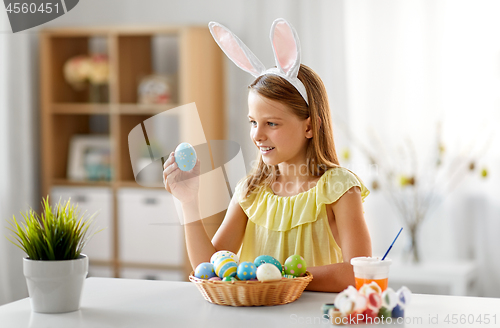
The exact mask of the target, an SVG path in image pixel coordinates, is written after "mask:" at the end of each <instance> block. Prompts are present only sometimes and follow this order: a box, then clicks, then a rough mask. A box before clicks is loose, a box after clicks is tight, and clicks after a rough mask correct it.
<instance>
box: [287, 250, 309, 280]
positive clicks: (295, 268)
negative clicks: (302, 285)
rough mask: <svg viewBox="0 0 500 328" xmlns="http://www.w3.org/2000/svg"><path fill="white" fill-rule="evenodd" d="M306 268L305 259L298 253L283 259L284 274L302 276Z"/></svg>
mask: <svg viewBox="0 0 500 328" xmlns="http://www.w3.org/2000/svg"><path fill="white" fill-rule="evenodd" d="M306 270H307V266H306V261H305V260H304V258H303V257H302V256H300V255H297V254H295V255H292V256H290V257H289V258H287V259H286V261H285V274H289V275H293V276H295V277H302V276H303V275H304V274H305V273H306Z"/></svg>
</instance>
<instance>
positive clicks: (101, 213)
mask: <svg viewBox="0 0 500 328" xmlns="http://www.w3.org/2000/svg"><path fill="white" fill-rule="evenodd" d="M69 198H71V203H74V204H78V209H79V210H80V211H81V214H83V213H84V212H85V211H86V212H87V213H86V214H88V215H92V214H94V213H96V212H97V215H96V216H95V219H94V224H93V228H91V229H96V230H102V231H99V232H98V233H96V234H95V235H94V236H93V237H92V239H90V241H89V242H88V244H87V245H86V246H85V247H84V249H83V253H84V254H86V255H87V256H88V257H89V260H90V261H92V260H98V261H111V259H112V258H113V257H112V254H113V253H112V250H113V248H112V242H111V241H112V235H113V231H112V230H113V224H112V217H113V211H112V207H111V206H112V201H113V200H112V193H111V189H110V188H99V187H62V186H54V187H52V188H51V192H50V203H51V204H52V205H54V204H56V203H57V202H59V200H61V202H62V203H64V202H66V201H67V200H68V199H69Z"/></svg>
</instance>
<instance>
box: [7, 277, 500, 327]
mask: <svg viewBox="0 0 500 328" xmlns="http://www.w3.org/2000/svg"><path fill="white" fill-rule="evenodd" d="M335 296H336V294H335V293H319V292H304V293H303V294H302V296H301V297H300V298H299V299H298V300H297V301H295V302H293V303H290V304H286V305H278V306H267V307H231V306H222V305H215V304H211V303H209V302H207V301H206V300H205V299H204V298H203V296H202V295H201V294H200V292H199V291H198V289H197V288H196V286H195V285H194V284H193V283H190V282H173V281H150V280H129V279H114V278H88V279H87V280H86V281H85V286H84V291H83V295H82V303H81V308H80V310H79V311H75V312H70V313H63V314H41V313H34V312H32V311H31V305H30V301H29V298H25V299H22V300H20V301H17V302H13V303H10V304H6V305H3V306H0V326H1V327H2V328H10V327H15V328H24V327H29V328H37V327H51V328H58V327H64V328H67V327H72V328H73V327H78V328H87V327H88V328H108V327H120V328H125V327H140V328H149V327H151V328H154V327H162V328H165V327H217V328H223V327H231V328H234V327H252V328H256V327H258V328H262V327H310V326H314V327H318V326H319V327H321V326H325V327H326V326H330V324H329V323H328V322H327V321H326V319H323V318H322V312H321V306H322V305H323V304H324V303H332V302H333V300H334V299H335ZM447 316H448V322H447V321H446V319H447ZM478 318H479V319H481V320H482V323H481V324H478V321H476V320H478ZM472 319H473V320H474V321H473V323H474V324H475V325H477V326H480V327H496V326H499V325H500V299H497V298H480V297H460V296H439V295H419V294H417V295H413V296H412V300H411V303H410V304H409V305H408V308H407V309H406V316H405V321H406V322H405V323H404V324H401V325H400V324H394V323H393V325H391V326H395V327H398V326H400V327H403V326H404V327H441V326H449V327H456V326H463V327H466V326H471V325H470V320H472ZM454 320H456V322H458V325H453V324H452V323H453V322H454ZM486 321H489V323H486ZM460 322H462V323H463V325H460ZM367 326H370V325H363V327H367ZM373 326H374V327H375V326H380V325H375V324H374V325H373Z"/></svg>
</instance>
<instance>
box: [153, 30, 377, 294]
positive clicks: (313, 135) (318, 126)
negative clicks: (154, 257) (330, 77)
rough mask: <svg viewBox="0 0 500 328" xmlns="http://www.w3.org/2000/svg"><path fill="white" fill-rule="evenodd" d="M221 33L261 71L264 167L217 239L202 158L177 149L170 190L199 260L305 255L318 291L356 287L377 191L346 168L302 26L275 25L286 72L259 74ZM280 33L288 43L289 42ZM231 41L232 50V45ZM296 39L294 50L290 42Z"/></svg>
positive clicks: (254, 114) (217, 33) (255, 108)
mask: <svg viewBox="0 0 500 328" xmlns="http://www.w3.org/2000/svg"><path fill="white" fill-rule="evenodd" d="M211 24H217V23H211ZM218 28H220V29H218ZM221 29H222V30H221ZM211 31H212V34H213V35H214V38H215V39H216V41H217V42H218V43H219V45H220V46H221V48H222V49H223V50H224V52H226V54H228V56H229V57H230V58H231V59H232V60H233V61H235V63H236V64H237V65H238V66H240V67H242V66H244V67H242V68H243V69H245V70H247V71H249V72H250V73H252V68H255V67H257V70H256V72H254V73H255V75H257V78H256V79H255V81H254V82H253V83H252V84H251V85H250V86H249V94H248V119H249V123H250V138H251V140H252V141H253V143H254V144H255V146H256V147H257V148H258V150H259V155H258V165H257V166H256V167H255V168H254V169H253V170H252V172H251V173H250V174H249V175H248V176H247V177H246V178H244V179H243V180H242V181H240V182H239V183H238V185H237V187H236V192H235V193H234V196H233V198H232V200H231V202H230V204H229V207H228V210H227V212H226V216H225V218H224V221H223V222H222V224H221V226H220V227H219V229H218V230H217V232H216V234H215V236H214V237H213V239H212V240H210V239H209V237H208V235H207V233H206V231H205V229H204V227H203V224H202V222H201V215H200V210H199V199H198V189H199V172H200V163H199V161H198V162H197V163H196V165H195V167H194V168H193V170H192V171H189V172H184V171H181V170H180V169H179V168H178V167H177V164H176V163H175V158H174V153H171V154H170V156H169V158H168V160H167V161H166V162H165V165H164V172H163V177H164V183H165V187H166V189H167V191H169V192H171V193H172V195H173V196H174V197H176V198H177V199H178V200H179V201H180V202H181V203H182V209H183V213H184V216H185V217H186V222H191V223H188V224H185V236H186V245H187V251H188V255H189V259H190V262H191V265H192V266H193V268H196V266H197V265H198V264H200V263H202V262H209V260H210V257H211V256H212V254H213V253H215V252H216V251H219V250H229V251H232V252H234V253H238V255H239V257H240V261H251V262H253V260H254V259H255V258H256V257H257V256H259V255H271V256H273V257H275V258H276V259H278V260H279V261H280V262H281V263H284V261H285V259H286V258H287V257H289V256H290V255H293V254H299V255H301V256H302V257H303V258H304V259H305V261H306V263H307V270H308V271H309V272H311V273H312V275H313V277H314V278H313V280H312V281H311V283H310V284H309V285H308V287H307V289H308V290H316V291H324V292H339V291H341V290H343V289H345V288H347V286H348V285H354V284H355V283H354V273H353V269H352V266H351V265H350V260H351V258H353V257H357V256H371V241H370V235H369V232H368V229H367V226H366V223H365V220H364V217H363V208H362V202H363V201H364V198H365V197H366V196H367V195H368V194H369V191H368V189H367V188H366V187H365V186H364V184H363V183H362V181H361V180H360V179H359V178H358V177H357V176H356V175H355V174H353V173H352V172H350V171H349V170H347V169H345V168H342V167H340V166H339V162H338V159H337V155H336V151H335V145H334V140H333V132H332V126H331V118H330V108H329V105H328V98H327V94H326V90H325V88H324V85H323V83H322V81H321V79H320V78H319V76H318V75H317V74H316V73H314V71H312V70H311V69H310V68H309V67H307V66H305V65H302V64H300V46H299V42H298V38H297V36H296V33H295V30H293V27H291V25H290V24H289V23H288V22H286V21H284V20H277V21H275V23H274V24H273V28H272V29H271V41H272V43H273V48H274V51H275V57H276V63H277V68H273V69H270V70H266V71H263V70H262V68H260V70H259V67H258V66H259V64H260V62H257V61H258V60H256V58H255V56H254V55H253V54H252V53H251V52H250V51H249V50H248V48H246V47H245V46H244V44H243V43H242V42H241V41H240V40H239V39H237V37H236V36H235V35H234V34H232V33H231V32H230V31H229V30H227V29H226V28H225V27H222V26H221V25H220V24H218V25H216V26H215V27H214V25H212V26H211ZM273 32H274V33H273ZM277 32H278V33H277ZM287 33H288V34H287ZM278 34H279V35H278ZM280 35H281V36H282V37H284V38H285V39H287V40H283V39H281V40H280V39H279V37H280ZM231 38H232V41H233V43H232V44H231V45H230V46H232V47H226V45H224V44H222V43H223V42H222V41H221V40H225V41H227V40H228V39H229V40H231ZM291 41H293V43H294V45H295V46H294V47H290V44H288V45H286V44H285V46H283V45H284V42H285V43H286V42H291ZM235 45H236V46H237V47H239V49H240V51H239V53H238V51H236V52H237V53H236V54H234V53H232V54H231V53H230V51H231V50H228V49H233V50H232V51H234V49H235ZM292 48H294V50H293V51H292V54H290V49H292ZM242 52H243V55H245V56H246V58H248V60H247V63H244V60H242V57H241V55H242ZM291 55H292V56H291ZM237 56H240V57H239V58H237ZM252 56H253V57H252ZM297 57H298V58H297ZM283 58H285V59H284V60H283ZM287 58H288V59H290V58H291V61H292V64H290V65H288V64H287V62H286V59H287ZM243 59H244V58H243ZM280 59H282V60H280ZM242 63H243V64H242ZM245 65H246V66H245ZM249 65H250V66H249ZM260 65H261V64H260ZM294 66H295V72H294V71H293V70H294ZM284 67H288V69H283V68H284ZM290 71H292V73H291V74H290Z"/></svg>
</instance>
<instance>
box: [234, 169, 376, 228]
mask: <svg viewBox="0 0 500 328" xmlns="http://www.w3.org/2000/svg"><path fill="white" fill-rule="evenodd" d="M242 184H243V183H242V182H240V183H239V184H238V186H237V187H236V192H238V193H239V194H238V195H239V198H238V199H239V203H240V206H241V208H242V209H243V211H244V212H245V213H246V215H247V216H248V219H249V220H250V221H252V222H253V223H255V224H257V225H260V226H263V227H266V228H267V229H269V230H274V231H288V230H290V229H293V228H295V227H297V226H299V225H302V224H306V223H312V222H314V221H316V220H317V219H318V217H319V215H320V214H321V213H325V206H324V205H325V204H331V203H334V202H336V201H337V200H338V199H339V198H340V197H342V195H344V193H346V192H347V191H348V190H349V189H351V188H352V187H354V186H358V187H359V188H360V190H361V199H362V201H363V202H364V199H365V198H366V196H368V194H369V193H370V191H369V190H368V189H367V188H366V186H365V185H364V184H363V182H362V181H361V179H360V178H358V177H357V176H356V175H355V174H354V173H352V172H351V171H349V170H347V169H345V168H342V167H337V168H332V169H329V170H328V171H326V172H325V173H324V174H323V176H322V177H321V178H320V179H319V180H318V182H317V184H316V186H315V187H313V188H311V189H309V190H308V191H305V192H302V193H300V194H297V195H294V196H290V197H282V196H278V195H275V194H274V193H273V191H272V190H271V188H270V187H265V188H262V189H260V190H258V191H254V192H253V193H252V194H250V195H249V196H248V197H244V195H243V194H242V192H241V191H242Z"/></svg>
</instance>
